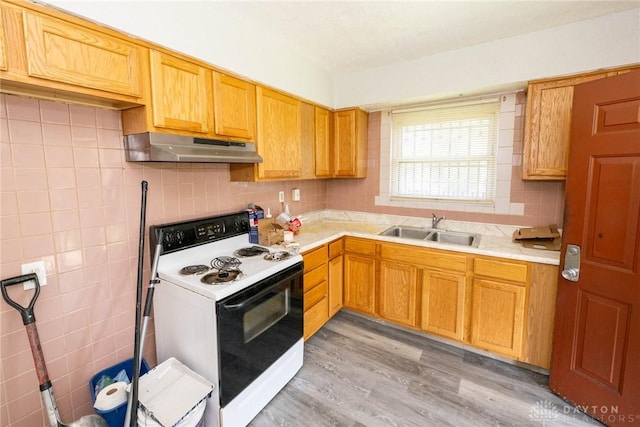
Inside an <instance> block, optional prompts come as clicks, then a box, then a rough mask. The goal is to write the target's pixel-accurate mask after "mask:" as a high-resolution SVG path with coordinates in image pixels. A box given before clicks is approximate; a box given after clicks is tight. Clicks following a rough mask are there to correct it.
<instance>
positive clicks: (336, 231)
mask: <svg viewBox="0 0 640 427" xmlns="http://www.w3.org/2000/svg"><path fill="white" fill-rule="evenodd" d="M389 222H390V220H389V219H386V220H385V221H384V223H375V222H369V221H353V220H339V219H338V220H336V219H327V218H322V217H319V218H318V215H316V216H315V217H314V216H310V218H307V219H303V225H302V228H301V229H300V233H299V234H298V235H296V236H294V241H295V242H297V243H298V244H299V245H300V251H301V252H306V251H308V250H311V249H313V248H316V247H318V246H320V245H323V244H325V243H328V242H331V241H333V240H335V239H338V238H340V237H343V236H353V237H362V238H366V239H374V240H379V241H383V242H392V243H403V244H407V245H414V246H420V247H425V248H436V249H443V250H449V251H456V252H464V253H470V254H478V255H488V256H494V257H501V258H509V259H516V260H521V261H530V262H535V263H540V264H551V265H559V263H560V252H559V251H547V250H540V249H528V248H524V247H523V246H522V245H520V244H519V243H513V242H512V240H511V237H510V235H496V233H494V234H482V233H478V234H480V244H479V245H478V247H477V248H473V247H466V246H460V245H452V244H445V243H438V242H429V241H421V240H414V239H407V238H400V237H390V236H380V235H378V233H380V232H381V231H384V230H386V229H387V228H389V227H390V226H391V225H394V224H391V225H390V224H389ZM391 222H392V223H393V219H392V220H391ZM403 222H404V223H406V221H398V220H396V222H395V224H401V223H403ZM441 228H443V229H450V230H455V231H468V230H460V229H459V228H448V227H441ZM474 232H477V227H476V231H474Z"/></svg>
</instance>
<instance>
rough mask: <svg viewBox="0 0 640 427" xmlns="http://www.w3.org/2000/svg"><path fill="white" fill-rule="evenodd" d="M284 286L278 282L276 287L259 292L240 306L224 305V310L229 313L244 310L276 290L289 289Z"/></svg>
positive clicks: (272, 286) (239, 304)
mask: <svg viewBox="0 0 640 427" xmlns="http://www.w3.org/2000/svg"><path fill="white" fill-rule="evenodd" d="M285 283H286V282H285ZM282 285H283V282H278V283H276V284H275V285H271V286H269V287H268V288H267V289H263V290H262V291H260V292H258V293H257V294H255V295H254V296H252V297H250V298H249V299H246V300H244V301H242V302H240V303H238V304H226V303H223V304H222V308H224V309H225V310H229V311H236V310H242V309H243V308H245V307H246V306H248V305H250V304H252V303H253V302H254V301H256V300H258V299H260V298H262V297H263V296H265V295H267V294H268V293H271V292H273V290H274V289H276V288H286V287H288V286H282Z"/></svg>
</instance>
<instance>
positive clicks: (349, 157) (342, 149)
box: [334, 110, 356, 177]
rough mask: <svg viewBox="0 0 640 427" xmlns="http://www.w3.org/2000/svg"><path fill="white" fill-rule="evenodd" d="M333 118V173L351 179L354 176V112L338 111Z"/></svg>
mask: <svg viewBox="0 0 640 427" xmlns="http://www.w3.org/2000/svg"><path fill="white" fill-rule="evenodd" d="M334 117H335V137H334V146H335V149H334V169H335V171H334V173H335V176H344V177H351V176H355V174H356V111H355V110H349V111H338V112H336V113H335V114H334Z"/></svg>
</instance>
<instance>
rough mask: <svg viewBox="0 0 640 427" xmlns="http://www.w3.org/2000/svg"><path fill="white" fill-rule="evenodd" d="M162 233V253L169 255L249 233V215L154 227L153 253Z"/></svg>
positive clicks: (151, 234)
mask: <svg viewBox="0 0 640 427" xmlns="http://www.w3.org/2000/svg"><path fill="white" fill-rule="evenodd" d="M160 231H162V253H169V252H174V251H177V250H180V249H186V248H189V247H192V246H198V245H202V244H204V243H208V242H211V241H214V240H221V239H227V238H229V237H233V236H237V235H240V234H245V233H248V232H249V215H248V214H247V212H246V211H242V212H238V213H234V214H228V215H221V216H214V217H208V218H200V219H195V220H191V221H185V222H174V223H170V224H160V225H152V226H151V227H150V228H149V236H150V240H151V251H152V252H153V251H154V250H155V247H156V245H157V244H158V237H159V235H160ZM152 255H153V254H152Z"/></svg>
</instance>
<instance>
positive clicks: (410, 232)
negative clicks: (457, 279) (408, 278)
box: [378, 225, 480, 248]
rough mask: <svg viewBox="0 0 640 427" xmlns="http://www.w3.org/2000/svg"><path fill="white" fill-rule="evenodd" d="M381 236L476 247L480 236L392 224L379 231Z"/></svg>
mask: <svg viewBox="0 0 640 427" xmlns="http://www.w3.org/2000/svg"><path fill="white" fill-rule="evenodd" d="M378 234H379V235H381V236H391V237H400V238H403V239H413V240H424V241H427V242H438V243H447V244H450V245H460V246H470V247H473V248H477V247H478V244H480V236H479V235H477V234H473V233H462V232H459V231H447V230H438V229H434V228H420V227H410V226H407V225H394V226H393V227H390V228H388V229H386V230H384V231H382V232H380V233H378Z"/></svg>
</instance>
